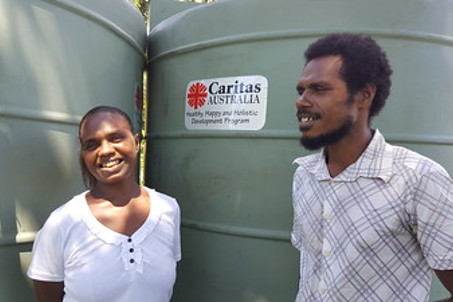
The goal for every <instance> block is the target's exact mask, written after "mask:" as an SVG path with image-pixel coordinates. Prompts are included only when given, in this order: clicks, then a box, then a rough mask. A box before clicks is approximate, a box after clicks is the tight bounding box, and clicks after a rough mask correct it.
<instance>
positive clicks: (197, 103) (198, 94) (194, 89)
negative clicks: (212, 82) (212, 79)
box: [187, 83, 208, 110]
mask: <svg viewBox="0 0 453 302" xmlns="http://www.w3.org/2000/svg"><path fill="white" fill-rule="evenodd" d="M207 90H208V88H207V87H206V86H205V85H204V84H202V83H195V84H193V85H191V86H190V87H189V93H188V94H187V99H188V101H187V103H188V104H189V106H190V107H192V108H193V109H195V110H197V109H198V108H199V107H203V105H204V104H205V102H206V99H205V98H206V97H207V96H208V94H207V92H206V91H207Z"/></svg>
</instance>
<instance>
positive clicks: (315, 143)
mask: <svg viewBox="0 0 453 302" xmlns="http://www.w3.org/2000/svg"><path fill="white" fill-rule="evenodd" d="M353 126H354V122H353V119H352V117H351V116H347V117H346V118H345V120H344V121H343V124H342V125H341V126H340V127H339V128H337V129H335V130H332V131H331V132H328V133H325V134H321V135H319V136H317V137H304V136H302V137H301V138H300V144H301V145H302V146H304V148H306V149H308V150H317V149H320V148H322V147H325V146H330V145H333V144H335V143H337V142H339V141H340V140H341V139H342V138H344V137H345V136H346V135H348V134H349V133H350V132H351V129H352V127H353Z"/></svg>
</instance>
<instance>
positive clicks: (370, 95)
mask: <svg viewBox="0 0 453 302" xmlns="http://www.w3.org/2000/svg"><path fill="white" fill-rule="evenodd" d="M375 95H376V86H375V85H374V84H366V85H365V87H363V88H362V89H361V90H360V91H358V92H357V97H358V100H359V103H358V104H359V106H360V107H363V108H367V109H369V108H370V107H371V104H372V103H373V100H374V96H375Z"/></svg>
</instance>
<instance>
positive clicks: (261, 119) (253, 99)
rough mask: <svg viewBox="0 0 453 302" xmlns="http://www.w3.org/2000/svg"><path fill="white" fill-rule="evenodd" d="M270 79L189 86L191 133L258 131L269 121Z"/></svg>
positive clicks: (187, 116) (238, 78)
mask: <svg viewBox="0 0 453 302" xmlns="http://www.w3.org/2000/svg"><path fill="white" fill-rule="evenodd" d="M267 85H268V83H267V79H266V78H265V77H263V76H261V75H246V76H236V77H225V78H213V79H199V80H194V81H191V82H189V83H187V86H186V91H185V99H184V107H185V113H184V123H185V126H186V129H188V130H259V129H261V128H262V127H263V126H264V124H265V122H266V109H267Z"/></svg>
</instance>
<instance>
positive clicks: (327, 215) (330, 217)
mask: <svg viewBox="0 0 453 302" xmlns="http://www.w3.org/2000/svg"><path fill="white" fill-rule="evenodd" d="M324 218H325V219H326V220H327V221H331V220H332V214H330V213H326V214H324Z"/></svg>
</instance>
